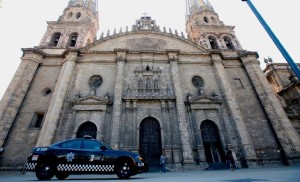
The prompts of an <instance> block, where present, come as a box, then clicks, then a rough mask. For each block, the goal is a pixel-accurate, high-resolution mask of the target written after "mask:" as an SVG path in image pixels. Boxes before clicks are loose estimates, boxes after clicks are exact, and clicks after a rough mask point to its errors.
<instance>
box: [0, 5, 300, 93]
mask: <svg viewBox="0 0 300 182" xmlns="http://www.w3.org/2000/svg"><path fill="white" fill-rule="evenodd" d="M1 1H3V3H2V7H1V6H0V98H2V96H3V95H4V92H5V90H6V89H7V87H8V85H9V83H10V81H11V79H12V77H13V75H14V74H15V72H16V70H17V68H18V66H19V64H20V61H21V59H20V57H22V51H21V48H31V47H34V46H38V45H39V42H40V40H41V39H42V37H43V35H44V33H45V32H46V29H47V23H46V22H47V21H56V20H57V19H58V18H59V16H60V15H62V13H63V10H64V8H66V7H67V4H68V2H69V0H0V3H1ZM98 1H99V7H98V8H99V20H100V30H99V32H98V38H99V37H100V34H101V32H104V33H105V34H106V32H107V30H108V29H110V32H112V31H113V29H114V28H116V29H117V30H119V29H120V27H122V28H123V30H125V27H126V26H128V27H130V28H131V26H132V25H133V24H135V21H136V20H137V19H139V18H140V17H141V16H142V15H143V13H148V15H149V16H151V17H152V19H155V20H156V23H157V25H159V26H160V27H164V26H165V27H166V28H167V30H168V29H169V28H172V30H175V29H177V30H178V32H181V31H182V32H184V33H185V15H186V4H185V0H98ZM210 2H211V4H212V5H213V7H214V9H215V11H216V12H217V13H218V15H219V18H220V19H221V20H222V21H223V22H224V23H225V25H230V26H235V33H236V36H237V38H238V40H239V41H240V43H241V45H242V47H243V49H245V50H248V51H257V52H258V54H259V56H260V58H259V60H260V62H261V68H262V69H263V68H264V67H265V64H264V61H263V60H264V58H267V57H271V58H272V59H273V61H274V62H286V61H285V59H284V58H283V57H282V55H281V53H280V52H279V51H278V49H277V48H276V46H275V45H274V43H273V42H272V40H271V39H270V37H269V36H268V34H267V33H266V32H265V30H264V29H263V27H262V26H261V24H260V23H259V21H258V20H257V19H256V17H255V15H254V14H253V13H252V11H251V10H250V8H249V6H248V5H247V3H245V2H242V1H241V0H210ZM252 3H253V4H254V5H255V7H256V8H257V9H258V11H259V12H260V13H261V15H262V16H263V17H264V19H265V20H266V22H267V23H268V24H269V26H270V27H271V29H272V30H273V31H274V33H275V34H276V36H277V37H278V38H279V40H280V41H281V43H282V44H283V45H284V46H285V48H286V50H287V51H288V52H289V54H290V55H291V57H292V58H293V59H294V61H295V62H297V63H300V60H299V59H300V51H299V46H298V45H297V43H299V40H300V38H299V32H300V28H299V27H300V26H299V24H300V21H299V19H298V18H297V17H300V11H299V6H298V4H299V2H298V1H297V0H284V1H282V0H252ZM173 32H174V31H173Z"/></svg>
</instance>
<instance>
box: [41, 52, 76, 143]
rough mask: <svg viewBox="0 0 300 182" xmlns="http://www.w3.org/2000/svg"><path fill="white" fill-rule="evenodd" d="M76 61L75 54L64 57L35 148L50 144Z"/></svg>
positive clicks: (70, 53)
mask: <svg viewBox="0 0 300 182" xmlns="http://www.w3.org/2000/svg"><path fill="white" fill-rule="evenodd" d="M77 59H78V57H77V52H69V53H68V54H67V55H66V57H65V62H64V64H63V66H62V68H61V70H60V73H59V77H58V81H57V83H56V86H55V88H54V92H53V95H52V98H51V101H50V105H49V108H48V111H47V115H46V117H45V120H44V124H43V127H42V130H41V132H40V136H39V138H38V141H37V144H36V146H47V145H49V144H51V143H52V140H53V137H54V134H55V130H56V127H57V123H58V121H59V119H60V114H61V111H62V108H63V103H64V101H65V98H66V94H67V90H68V86H69V83H70V80H71V77H72V75H73V71H74V67H75V61H76V60H77Z"/></svg>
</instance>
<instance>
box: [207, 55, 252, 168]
mask: <svg viewBox="0 0 300 182" xmlns="http://www.w3.org/2000/svg"><path fill="white" fill-rule="evenodd" d="M211 56H212V62H213V66H214V69H215V72H216V75H217V79H218V82H219V87H220V89H221V93H222V95H223V96H224V97H225V100H226V102H227V105H228V108H229V112H230V115H231V119H232V120H233V123H234V124H235V127H236V130H237V133H238V136H239V140H240V145H241V146H240V147H241V149H242V150H243V155H244V157H245V159H246V160H247V162H248V165H251V161H255V160H256V159H257V157H256V153H255V150H254V147H253V144H252V141H251V138H250V136H249V133H248V131H247V128H246V125H245V122H244V120H243V117H242V114H241V111H240V109H239V105H238V103H237V100H236V98H235V94H234V91H233V89H232V88H231V84H230V81H229V78H228V76H227V73H226V70H225V68H224V66H223V64H222V59H221V57H220V55H219V54H212V55H211ZM253 165H255V164H254V163H253Z"/></svg>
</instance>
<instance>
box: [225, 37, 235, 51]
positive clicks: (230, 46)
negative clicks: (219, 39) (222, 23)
mask: <svg viewBox="0 0 300 182" xmlns="http://www.w3.org/2000/svg"><path fill="white" fill-rule="evenodd" d="M224 42H225V44H226V47H227V48H228V49H231V50H232V49H234V46H233V44H232V41H231V38H229V37H227V36H226V37H224Z"/></svg>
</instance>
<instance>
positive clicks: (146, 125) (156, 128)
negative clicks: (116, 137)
mask: <svg viewBox="0 0 300 182" xmlns="http://www.w3.org/2000/svg"><path fill="white" fill-rule="evenodd" d="M161 154H162V147H161V133H160V125H159V122H158V121H157V120H156V119H154V118H152V117H148V118H145V119H144V120H143V121H142V122H141V125H140V155H141V156H142V157H143V158H144V159H145V160H146V161H147V162H148V164H149V167H159V159H160V155H161Z"/></svg>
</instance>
